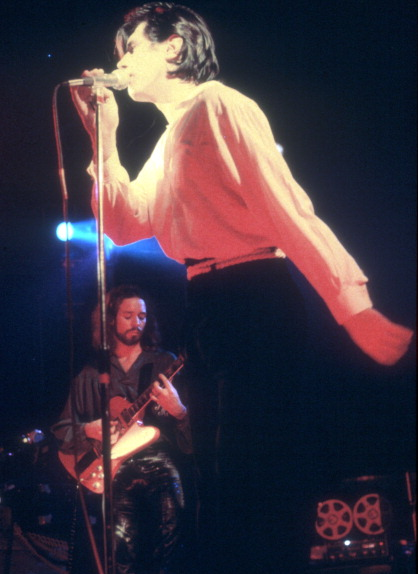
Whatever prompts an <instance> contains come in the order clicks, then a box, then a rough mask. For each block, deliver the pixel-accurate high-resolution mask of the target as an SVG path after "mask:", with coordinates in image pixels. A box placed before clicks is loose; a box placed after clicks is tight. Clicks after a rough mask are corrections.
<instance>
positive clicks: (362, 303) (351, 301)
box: [328, 285, 373, 325]
mask: <svg viewBox="0 0 418 574" xmlns="http://www.w3.org/2000/svg"><path fill="white" fill-rule="evenodd" d="M328 307H329V310H330V311H331V313H332V315H333V317H334V318H335V320H336V321H337V323H338V324H339V325H343V324H344V323H345V322H346V321H347V320H348V319H349V318H350V317H352V316H353V315H357V314H358V313H361V312H362V311H364V310H365V309H371V308H372V307H373V303H372V301H371V299H370V295H369V292H368V289H367V286H366V285H351V286H348V287H345V288H344V289H343V290H342V291H341V293H340V294H339V296H338V297H337V299H335V300H334V301H333V302H330V303H328Z"/></svg>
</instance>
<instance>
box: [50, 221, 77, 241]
mask: <svg viewBox="0 0 418 574" xmlns="http://www.w3.org/2000/svg"><path fill="white" fill-rule="evenodd" d="M55 233H56V234H57V237H58V239H59V240H60V241H67V238H68V239H69V240H71V239H72V238H73V236H74V227H73V226H72V225H71V223H69V222H68V223H65V222H64V221H63V222H62V223H60V224H59V225H58V226H57V229H56V231H55Z"/></svg>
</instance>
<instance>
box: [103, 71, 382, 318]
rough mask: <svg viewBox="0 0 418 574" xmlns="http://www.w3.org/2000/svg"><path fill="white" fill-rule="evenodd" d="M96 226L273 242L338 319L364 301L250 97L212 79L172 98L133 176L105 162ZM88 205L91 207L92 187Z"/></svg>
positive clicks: (166, 236)
mask: <svg viewBox="0 0 418 574" xmlns="http://www.w3.org/2000/svg"><path fill="white" fill-rule="evenodd" d="M104 180H105V185H104V188H105V189H104V198H103V201H104V230H105V233H106V234H107V235H108V236H109V237H110V238H111V239H112V240H113V241H114V242H115V243H116V244H118V245H126V244H128V243H132V242H135V241H138V240H140V239H144V238H146V237H151V236H155V237H156V238H157V239H158V241H159V243H160V245H161V247H162V249H163V250H164V252H165V253H166V255H168V256H169V257H171V258H173V259H175V260H176V261H178V262H181V263H183V262H184V261H185V259H186V258H191V259H203V258H207V257H210V258H214V259H215V260H217V261H222V260H227V259H233V258H239V257H241V256H243V255H246V254H249V253H252V252H254V251H257V250H259V249H262V248H267V247H277V248H279V249H280V250H282V251H283V252H284V253H285V254H286V255H287V256H288V257H289V258H290V259H291V260H292V262H293V263H294V264H295V265H296V266H297V267H298V269H299V270H300V271H301V272H302V273H303V275H304V276H305V277H306V278H307V280H308V281H309V282H310V283H311V284H312V286H313V287H314V288H315V289H316V290H317V292H318V293H319V294H320V295H321V297H322V298H323V299H324V300H325V302H326V304H327V306H328V307H329V309H330V311H331V313H332V314H333V316H334V317H335V319H336V320H337V322H339V323H344V322H345V320H346V319H348V317H350V316H351V315H354V314H356V313H359V312H360V311H363V310H364V309H366V308H369V307H371V306H372V304H371V301H370V298H369V295H368V291H367V288H366V282H367V278H366V277H365V275H364V274H363V273H362V271H361V270H360V269H359V267H358V265H357V264H356V262H355V261H354V259H353V258H352V257H351V256H350V255H349V254H348V253H347V251H346V250H345V249H344V247H343V246H342V245H341V244H340V242H339V241H338V239H337V238H336V237H335V235H334V233H333V232H332V231H331V230H330V229H329V228H328V227H327V225H326V224H325V223H324V222H323V221H322V220H320V219H319V218H318V217H317V216H316V215H315V213H314V209H313V206H312V203H311V201H310V199H309V197H308V196H307V195H306V193H305V192H304V190H303V189H302V188H301V187H300V186H299V185H298V184H297V183H296V181H295V180H294V178H293V177H292V174H291V173H290V170H289V168H288V166H287V164H286V162H285V160H284V159H283V157H282V155H281V154H280V153H279V151H278V150H277V147H276V143H275V140H274V137H273V134H272V132H271V129H270V126H269V123H268V121H267V119H266V117H265V115H264V114H263V113H262V111H261V110H260V108H259V107H258V106H257V104H256V103H255V102H254V101H252V100H251V99H249V98H247V97H245V96H244V95H242V94H240V93H239V92H237V91H236V90H233V89H231V88H229V87H226V86H224V85H222V84H221V83H219V82H217V81H211V82H207V83H204V84H201V85H200V86H197V87H196V90H195V91H194V92H193V94H192V96H191V97H190V99H188V100H186V101H184V102H182V103H181V104H180V105H179V106H178V115H177V117H176V119H175V120H174V121H173V122H172V123H171V124H169V125H168V127H167V129H166V131H165V132H164V134H163V135H162V136H161V138H160V140H159V141H158V143H157V145H156V147H155V149H154V151H153V152H152V154H151V156H150V158H149V160H148V161H147V162H146V164H145V165H144V167H143V168H142V170H141V172H140V173H139V175H138V177H137V178H136V179H135V180H134V181H132V182H130V181H129V176H128V174H127V172H126V170H125V169H124V168H123V167H122V166H121V164H120V162H119V158H118V157H117V156H116V155H115V156H113V157H111V158H110V159H109V160H108V161H107V162H105V177H104ZM92 205H93V210H94V211H96V205H95V194H93V202H92Z"/></svg>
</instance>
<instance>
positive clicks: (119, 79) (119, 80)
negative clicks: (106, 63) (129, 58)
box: [63, 70, 128, 90]
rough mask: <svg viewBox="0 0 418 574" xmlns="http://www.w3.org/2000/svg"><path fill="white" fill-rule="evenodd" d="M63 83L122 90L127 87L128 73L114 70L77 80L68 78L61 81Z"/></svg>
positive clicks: (74, 85)
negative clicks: (65, 80)
mask: <svg viewBox="0 0 418 574" xmlns="http://www.w3.org/2000/svg"><path fill="white" fill-rule="evenodd" d="M63 84H64V85H66V86H70V88H73V87H77V86H92V87H93V88H94V87H97V88H99V87H104V88H113V89H114V90H124V89H125V88H127V87H128V74H127V73H126V72H125V71H124V70H114V71H113V72H111V73H110V74H103V76H86V77H85V78H79V79H77V80H68V81H67V82H63Z"/></svg>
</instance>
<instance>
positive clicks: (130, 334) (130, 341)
mask: <svg viewBox="0 0 418 574" xmlns="http://www.w3.org/2000/svg"><path fill="white" fill-rule="evenodd" d="M146 322H147V308H146V305H145V302H144V301H143V300H142V299H138V298H137V297H132V298H131V299H124V300H123V301H122V303H121V304H120V307H119V310H118V312H117V314H116V320H115V337H116V338H117V339H118V340H119V341H120V342H121V343H123V344H124V345H129V346H132V345H136V344H137V343H139V341H140V340H141V337H142V332H143V330H144V328H145V324H146Z"/></svg>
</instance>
